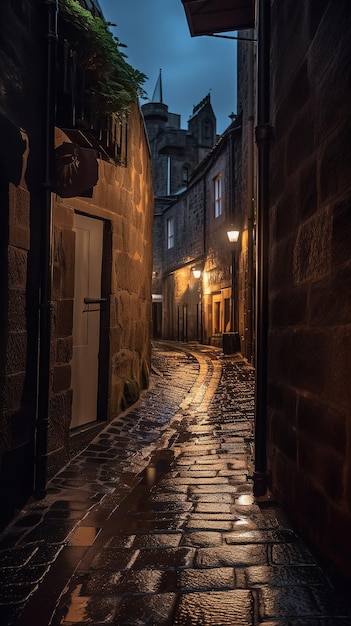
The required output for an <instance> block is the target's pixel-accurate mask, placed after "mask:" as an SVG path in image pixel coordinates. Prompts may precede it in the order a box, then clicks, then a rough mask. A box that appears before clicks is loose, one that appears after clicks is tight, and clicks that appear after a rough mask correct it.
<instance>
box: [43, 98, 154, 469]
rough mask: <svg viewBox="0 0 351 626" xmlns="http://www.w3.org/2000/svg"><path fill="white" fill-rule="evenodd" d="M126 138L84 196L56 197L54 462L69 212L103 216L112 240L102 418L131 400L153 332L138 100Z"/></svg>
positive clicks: (146, 175) (69, 260)
mask: <svg viewBox="0 0 351 626" xmlns="http://www.w3.org/2000/svg"><path fill="white" fill-rule="evenodd" d="M128 137H129V150H128V153H129V159H128V164H127V166H126V167H120V166H117V167H116V166H115V165H113V164H112V163H109V162H106V161H101V160H99V180H98V183H97V185H96V186H95V187H94V191H93V197H92V198H91V199H88V198H67V199H64V200H63V199H60V198H59V197H58V196H57V198H56V205H55V263H54V290H55V296H54V297H55V301H54V312H53V319H54V325H53V341H52V366H53V372H52V380H53V389H52V402H51V408H52V424H51V426H52V428H51V430H50V451H51V453H52V457H53V459H57V458H58V457H60V456H62V455H63V456H64V455H65V454H67V451H68V437H69V423H70V415H71V400H72V397H71V396H72V390H71V389H70V367H71V365H70V362H71V359H72V345H73V344H72V339H73V338H72V330H73V298H74V245H75V238H74V233H73V231H72V229H73V216H74V211H80V212H83V213H84V214H86V215H88V216H91V217H98V218H100V219H103V220H104V222H105V225H106V230H107V231H108V233H109V239H110V241H111V249H110V250H105V251H104V260H103V263H105V265H106V277H105V278H103V280H105V290H106V293H107V295H108V300H109V311H108V315H107V318H108V321H107V328H106V329H105V330H106V333H107V336H108V346H107V347H106V346H105V349H106V350H108V352H109V355H108V368H107V369H108V371H107V373H106V376H107V377H108V383H107V385H106V388H107V395H108V397H107V399H106V407H107V409H106V410H107V414H106V415H105V418H106V419H108V420H111V419H113V418H114V417H115V416H116V415H117V414H118V413H120V412H121V410H122V409H123V408H125V405H126V402H127V403H128V402H130V400H131V397H130V392H129V391H128V389H127V387H128V385H129V386H130V381H134V383H133V385H134V387H135V389H137V392H138V393H139V392H140V391H141V390H142V389H143V388H145V387H146V386H147V385H148V376H149V369H150V359H151V344H150V342H151V332H152V307H151V279H152V221H153V190H152V178H151V160H150V154H149V151H148V145H147V141H146V135H145V129H144V124H143V119H142V116H141V113H140V110H139V108H138V106H137V105H135V106H134V108H133V110H132V111H131V114H130V119H129V133H128ZM64 140H65V141H67V137H65V135H64V134H63V133H62V132H61V131H60V130H57V133H56V142H57V145H59V144H60V143H62V141H64ZM106 280H108V283H109V284H106ZM106 333H105V334H106ZM126 385H127V386H126ZM126 394H127V396H128V398H127V399H126V398H125V395H126ZM135 399H137V398H136V397H135V398H134V400H135ZM60 411H61V412H62V418H61V420H58V419H56V414H58V413H59V412H60ZM63 416H64V417H63ZM55 463H56V461H53V464H55Z"/></svg>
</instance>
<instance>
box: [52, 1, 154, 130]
mask: <svg viewBox="0 0 351 626" xmlns="http://www.w3.org/2000/svg"><path fill="white" fill-rule="evenodd" d="M109 26H114V24H111V23H110V22H106V21H105V20H104V19H102V18H100V17H94V16H93V15H92V14H91V13H90V11H88V10H86V9H84V8H83V7H82V6H81V5H80V4H79V2H78V1H77V0H59V37H60V39H67V41H68V42H69V45H70V47H71V49H72V50H73V51H74V52H75V53H76V55H77V64H78V66H79V67H80V68H81V69H82V70H83V71H84V72H85V73H86V75H87V76H88V77H89V84H90V91H91V94H92V103H93V107H94V110H95V112H96V114H97V115H99V114H100V115H110V114H112V113H115V114H118V115H119V116H120V117H121V118H123V116H125V115H126V114H127V113H128V111H129V109H130V106H131V105H132V103H133V102H135V101H136V100H137V98H138V97H141V98H145V97H146V94H145V91H144V89H143V84H144V82H145V80H146V76H145V74H143V73H142V72H139V71H138V70H135V69H134V68H133V67H132V66H131V65H129V63H127V61H126V58H127V57H126V55H125V54H124V52H122V50H121V48H123V47H124V48H125V47H126V46H125V45H124V44H122V43H121V42H120V41H119V39H118V38H117V37H115V36H114V35H113V34H112V33H111V31H110V30H109Z"/></svg>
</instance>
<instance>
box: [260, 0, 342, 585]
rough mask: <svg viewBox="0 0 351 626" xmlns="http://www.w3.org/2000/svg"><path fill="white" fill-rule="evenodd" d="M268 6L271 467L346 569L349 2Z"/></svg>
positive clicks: (292, 504)
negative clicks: (269, 26)
mask: <svg viewBox="0 0 351 626" xmlns="http://www.w3.org/2000/svg"><path fill="white" fill-rule="evenodd" d="M271 6H272V14H271V17H272V39H271V123H272V125H273V128H274V140H273V142H272V149H271V164H270V172H271V201H270V225H271V227H270V259H269V364H268V380H269V388H268V394H269V395H268V402H269V410H268V418H269V432H268V453H269V472H270V478H271V486H272V489H273V491H274V493H275V494H276V495H277V496H278V497H279V499H280V500H281V501H282V502H283V503H284V504H285V505H286V506H287V508H288V510H289V512H290V514H291V516H292V517H293V519H294V521H295V522H296V524H297V525H298V527H299V528H300V529H301V531H302V532H303V533H304V535H305V536H307V537H308V538H309V540H310V542H311V543H312V545H313V546H314V548H315V549H317V550H318V551H319V552H320V553H321V555H322V556H323V557H324V558H325V559H326V562H329V563H331V564H332V565H333V566H334V567H335V568H336V569H337V570H338V571H339V572H341V573H343V574H344V575H345V576H347V577H349V578H350V562H351V540H350V532H349V531H350V527H351V497H350V496H351V461H350V446H351V395H350V388H349V371H350V366H351V361H350V354H351V343H350V338H351V305H350V285H351V273H350V272H351V246H350V235H351V217H350V216H351V159H350V144H351V122H350V103H351V89H350V80H349V75H350V67H349V62H350V58H351V40H350V28H351V10H350V3H349V2H348V1H346V0H341V1H340V2H336V3H335V2H328V1H326V2H320V3H314V2H305V3H300V4H296V2H294V1H293V0H288V1H287V2H279V1H273V2H272V3H271Z"/></svg>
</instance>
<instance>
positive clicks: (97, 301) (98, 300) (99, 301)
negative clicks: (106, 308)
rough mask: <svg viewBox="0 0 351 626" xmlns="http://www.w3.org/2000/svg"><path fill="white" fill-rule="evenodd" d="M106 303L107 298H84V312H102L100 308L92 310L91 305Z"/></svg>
mask: <svg viewBox="0 0 351 626" xmlns="http://www.w3.org/2000/svg"><path fill="white" fill-rule="evenodd" d="M104 302H107V298H84V304H85V308H84V310H83V313H93V311H100V307H98V308H94V309H90V308H89V305H90V304H103V303H104Z"/></svg>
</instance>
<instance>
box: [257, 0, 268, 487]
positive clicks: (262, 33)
mask: <svg viewBox="0 0 351 626" xmlns="http://www.w3.org/2000/svg"><path fill="white" fill-rule="evenodd" d="M270 3H271V0H259V3H258V47H257V54H258V67H257V127H256V143H257V147H258V172H257V175H258V198H257V200H258V202H257V256H256V264H257V276H256V359H255V365H256V398H255V400H256V402H255V470H254V495H255V496H258V497H260V496H264V495H265V494H266V492H267V451H266V445H267V441H266V440H267V378H268V376H267V347H268V337H267V335H268V246H269V151H270V143H271V139H272V128H271V126H270V124H269V113H270V111H269V95H270V94H269V85H270V63H269V59H270Z"/></svg>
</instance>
